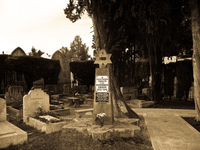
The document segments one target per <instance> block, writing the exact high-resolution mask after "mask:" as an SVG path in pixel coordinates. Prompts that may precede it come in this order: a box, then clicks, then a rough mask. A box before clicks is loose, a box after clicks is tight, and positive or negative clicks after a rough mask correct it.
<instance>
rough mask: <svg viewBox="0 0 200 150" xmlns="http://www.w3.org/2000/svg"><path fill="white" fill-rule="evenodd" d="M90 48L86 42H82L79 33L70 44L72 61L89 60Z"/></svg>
mask: <svg viewBox="0 0 200 150" xmlns="http://www.w3.org/2000/svg"><path fill="white" fill-rule="evenodd" d="M88 50H89V48H88V47H87V46H86V44H85V43H84V44H83V43H82V39H81V37H80V36H79V35H77V36H75V38H74V41H73V42H72V43H71V44H70V57H71V60H72V61H78V60H87V59H88V58H89V57H90V56H89V55H88Z"/></svg>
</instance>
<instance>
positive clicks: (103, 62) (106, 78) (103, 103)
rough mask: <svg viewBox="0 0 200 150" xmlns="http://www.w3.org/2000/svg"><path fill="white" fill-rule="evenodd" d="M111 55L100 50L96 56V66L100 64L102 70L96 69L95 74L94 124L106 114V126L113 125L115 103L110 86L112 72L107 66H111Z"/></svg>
mask: <svg viewBox="0 0 200 150" xmlns="http://www.w3.org/2000/svg"><path fill="white" fill-rule="evenodd" d="M110 57H111V54H107V53H106V51H105V50H100V53H99V54H98V55H97V56H96V61H95V64H99V67H100V68H96V72H95V90H94V105H93V124H99V123H98V122H97V120H98V118H97V116H99V115H98V114H104V113H105V115H106V116H105V118H104V124H113V122H114V115H113V102H112V99H111V94H110V93H111V86H110V70H109V68H107V67H106V66H107V64H111V63H112V62H111V61H110Z"/></svg>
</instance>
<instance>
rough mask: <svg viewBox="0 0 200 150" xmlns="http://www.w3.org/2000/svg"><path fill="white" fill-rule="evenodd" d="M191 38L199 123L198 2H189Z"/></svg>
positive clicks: (199, 34)
mask: <svg viewBox="0 0 200 150" xmlns="http://www.w3.org/2000/svg"><path fill="white" fill-rule="evenodd" d="M190 5H191V18H192V38H193V56H192V58H193V76H194V101H195V109H196V111H197V115H196V120H197V121H200V90H199V88H200V2H199V1H198V0H190Z"/></svg>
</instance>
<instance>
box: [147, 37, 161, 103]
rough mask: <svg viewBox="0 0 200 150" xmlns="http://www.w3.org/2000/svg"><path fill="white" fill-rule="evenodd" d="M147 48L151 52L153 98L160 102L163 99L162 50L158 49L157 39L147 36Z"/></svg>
mask: <svg viewBox="0 0 200 150" xmlns="http://www.w3.org/2000/svg"><path fill="white" fill-rule="evenodd" d="M147 48H148V53H149V64H150V75H151V99H152V100H154V101H155V102H157V103H159V101H160V99H161V70H162V57H161V50H160V49H158V45H157V44H156V39H154V40H153V38H152V37H149V38H148V37H147Z"/></svg>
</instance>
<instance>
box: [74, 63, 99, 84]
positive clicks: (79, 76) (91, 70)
mask: <svg viewBox="0 0 200 150" xmlns="http://www.w3.org/2000/svg"><path fill="white" fill-rule="evenodd" d="M70 70H71V72H72V73H73V75H74V80H77V81H78V83H79V85H87V86H89V85H94V79H95V65H94V61H77V62H70Z"/></svg>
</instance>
